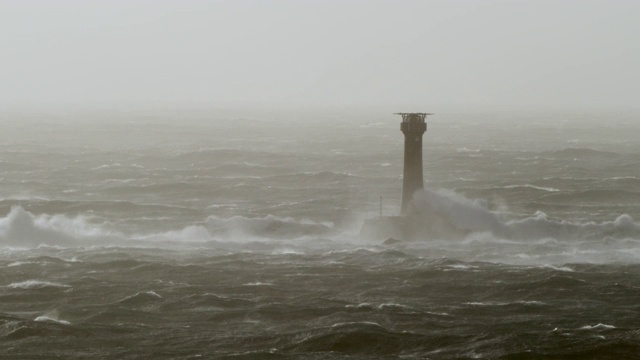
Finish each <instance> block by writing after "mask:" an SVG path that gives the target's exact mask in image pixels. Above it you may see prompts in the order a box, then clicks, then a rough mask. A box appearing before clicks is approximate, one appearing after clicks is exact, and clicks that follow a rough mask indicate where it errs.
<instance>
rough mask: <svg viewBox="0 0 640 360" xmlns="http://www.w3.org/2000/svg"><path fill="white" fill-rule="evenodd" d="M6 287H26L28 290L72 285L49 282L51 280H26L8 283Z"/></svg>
mask: <svg viewBox="0 0 640 360" xmlns="http://www.w3.org/2000/svg"><path fill="white" fill-rule="evenodd" d="M6 287H8V288H11V289H25V290H27V289H42V288H46V287H58V288H69V287H71V286H69V285H64V284H60V283H55V282H49V281H41V280H25V281H20V282H14V283H11V284H9V285H7V286H6Z"/></svg>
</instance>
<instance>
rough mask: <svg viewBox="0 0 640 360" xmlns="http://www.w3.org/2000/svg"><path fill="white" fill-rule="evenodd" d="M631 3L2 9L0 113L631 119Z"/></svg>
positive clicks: (639, 53) (634, 61) (634, 62)
mask: <svg viewBox="0 0 640 360" xmlns="http://www.w3.org/2000/svg"><path fill="white" fill-rule="evenodd" d="M638 13H640V2H637V1H632V0H629V1H624V0H619V1H604V0H585V1H577V0H576V1H556V0H554V1H550V0H536V1H495V0H485V1H478V0H458V1H393V2H391V1H382V0H368V1H355V0H353V1H336V0H332V1H310V0H305V1H250V0H247V1H150V0H147V1H142V0H135V1H100V0H95V1H71V0H60V1H44V0H41V1H37V0H28V1H17V0H4V1H2V2H1V3H0V48H1V49H2V56H0V106H1V107H2V108H4V109H34V108H38V107H56V106H58V107H61V106H62V107H67V108H74V107H80V106H84V107H102V108H104V107H108V108H112V107H116V108H127V107H148V108H157V107H163V108H173V107H175V108H194V107H198V108H236V109H237V108H240V109H242V108H250V107H253V108H265V109H331V108H353V109H375V110H378V109H379V110H380V111H393V110H398V109H400V110H404V111H412V110H414V111H420V110H431V111H434V112H438V111H439V112H441V113H442V112H443V111H445V112H450V111H476V110H516V111H525V110H534V109H535V110H539V109H544V110H547V109H549V110H569V111H583V110H584V111H590V110H598V109H599V110H609V109H624V110H629V109H630V110H634V109H638V103H637V97H638V94H640V85H639V84H640V70H639V68H638V64H639V63H640V47H638V45H637V34H639V33H640V22H638V21H637V14H638Z"/></svg>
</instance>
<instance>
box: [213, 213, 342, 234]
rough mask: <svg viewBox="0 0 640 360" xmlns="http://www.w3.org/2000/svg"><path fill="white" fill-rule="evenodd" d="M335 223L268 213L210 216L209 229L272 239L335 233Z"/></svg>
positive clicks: (219, 232) (223, 232) (221, 232)
mask: <svg viewBox="0 0 640 360" xmlns="http://www.w3.org/2000/svg"><path fill="white" fill-rule="evenodd" d="M333 226H334V225H333V224H332V223H329V222H316V221H313V220H309V219H302V220H298V219H294V218H291V217H279V216H274V215H267V216H265V217H256V218H248V217H244V216H233V217H230V218H220V217H217V216H210V217H209V218H208V219H207V229H208V230H209V231H210V232H211V233H212V234H214V235H218V236H223V237H226V238H228V237H230V236H231V237H234V236H235V237H237V238H242V237H253V238H263V239H264V238H266V239H268V238H272V239H292V238H300V237H304V236H312V235H313V236H320V235H330V234H332V233H335V230H334V228H333Z"/></svg>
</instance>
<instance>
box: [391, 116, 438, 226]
mask: <svg viewBox="0 0 640 360" xmlns="http://www.w3.org/2000/svg"><path fill="white" fill-rule="evenodd" d="M397 115H400V116H402V122H401V123H400V130H402V133H403V134H404V173H403V176H402V206H401V208H400V209H401V210H400V212H401V214H402V215H406V214H407V213H409V211H410V209H411V206H410V204H411V199H412V198H413V194H415V192H416V191H418V190H421V189H423V188H424V180H423V177H422V134H424V133H425V131H427V123H425V121H424V120H425V118H426V117H427V115H432V114H428V113H397Z"/></svg>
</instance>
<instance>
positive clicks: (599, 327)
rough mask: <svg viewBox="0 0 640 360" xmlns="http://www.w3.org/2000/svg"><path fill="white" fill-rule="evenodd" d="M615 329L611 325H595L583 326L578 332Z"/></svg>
mask: <svg viewBox="0 0 640 360" xmlns="http://www.w3.org/2000/svg"><path fill="white" fill-rule="evenodd" d="M615 328H616V327H615V326H613V325H607V324H602V323H599V324H596V325H585V326H583V327H581V328H580V329H579V330H609V329H615Z"/></svg>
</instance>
